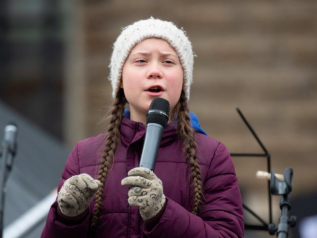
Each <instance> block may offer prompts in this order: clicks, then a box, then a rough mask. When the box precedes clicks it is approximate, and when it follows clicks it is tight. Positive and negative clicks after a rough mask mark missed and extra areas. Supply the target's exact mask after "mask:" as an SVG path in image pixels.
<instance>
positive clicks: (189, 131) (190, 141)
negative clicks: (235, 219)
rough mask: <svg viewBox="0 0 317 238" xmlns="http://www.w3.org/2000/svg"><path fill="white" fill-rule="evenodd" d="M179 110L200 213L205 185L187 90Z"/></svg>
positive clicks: (195, 211)
mask: <svg viewBox="0 0 317 238" xmlns="http://www.w3.org/2000/svg"><path fill="white" fill-rule="evenodd" d="M175 110H176V111H177V119H178V122H179V123H178V135H179V137H180V138H181V140H182V142H183V147H184V151H185V153H186V157H187V160H188V163H189V165H190V169H191V176H192V179H193V187H194V189H193V191H194V204H193V214H195V215H198V213H199V208H200V205H201V204H202V203H203V186H202V182H201V177H200V167H199V164H198V162H197V158H196V142H195V138H194V132H195V131H194V129H193V128H192V127H191V124H190V117H189V110H188V106H187V100H186V96H185V92H184V91H182V93H181V97H180V99H179V102H178V105H177V106H176V108H175Z"/></svg>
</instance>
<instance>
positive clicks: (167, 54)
mask: <svg viewBox="0 0 317 238" xmlns="http://www.w3.org/2000/svg"><path fill="white" fill-rule="evenodd" d="M160 54H161V55H163V56H174V57H178V56H177V55H175V54H173V53H163V52H160ZM134 55H144V56H149V55H151V53H149V52H137V53H134V54H131V55H130V56H134Z"/></svg>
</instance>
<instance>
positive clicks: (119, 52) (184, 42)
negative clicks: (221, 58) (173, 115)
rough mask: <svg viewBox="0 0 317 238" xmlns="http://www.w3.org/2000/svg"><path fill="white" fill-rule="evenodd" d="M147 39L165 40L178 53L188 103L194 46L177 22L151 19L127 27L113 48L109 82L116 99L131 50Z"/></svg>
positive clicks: (191, 80)
mask: <svg viewBox="0 0 317 238" xmlns="http://www.w3.org/2000/svg"><path fill="white" fill-rule="evenodd" d="M147 38H160V39H163V40H166V41H167V42H168V43H169V44H170V45H171V46H172V47H173V48H174V49H175V51H176V52H177V54H178V57H179V59H180V62H181V64H182V67H183V70H184V90H185V94H186V98H187V100H189V94H190V85H191V84H192V82H193V66H194V54H193V50H192V45H191V42H190V41H189V39H188V38H187V36H186V35H185V32H184V31H183V30H182V29H178V28H177V27H176V26H175V24H174V23H172V22H168V21H162V20H160V19H154V18H152V17H151V18H149V19H147V20H140V21H137V22H135V23H133V24H131V25H129V26H127V27H125V28H123V30H122V32H121V34H120V35H119V36H118V38H117V40H116V42H115V43H114V46H113V52H112V56H111V63H110V65H109V67H110V75H109V80H110V81H111V85H112V96H113V97H115V96H116V93H117V91H118V88H119V84H120V80H121V73H122V68H123V65H124V63H125V61H126V59H127V57H128V55H129V54H130V51H131V50H132V48H133V47H134V46H135V45H136V44H138V43H140V42H141V41H143V40H145V39H147Z"/></svg>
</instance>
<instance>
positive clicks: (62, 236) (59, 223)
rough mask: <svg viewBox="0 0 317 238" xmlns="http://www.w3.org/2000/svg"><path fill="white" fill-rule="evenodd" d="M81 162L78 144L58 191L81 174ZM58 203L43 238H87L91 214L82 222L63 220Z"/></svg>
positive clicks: (53, 207) (46, 225)
mask: <svg viewBox="0 0 317 238" xmlns="http://www.w3.org/2000/svg"><path fill="white" fill-rule="evenodd" d="M79 168H80V167H79V160H78V144H77V145H76V147H75V148H74V150H73V151H72V152H71V154H70V156H69V157H68V159H67V161H66V165H65V168H64V171H63V173H62V178H61V180H60V182H59V185H58V191H59V190H60V188H61V187H62V185H63V184H64V181H65V180H66V179H68V178H70V177H71V176H73V175H76V174H79ZM57 209H58V208H57V202H54V204H53V205H52V206H51V208H50V211H49V213H48V216H47V220H46V224H45V227H44V230H43V232H42V236H41V238H66V237H76V238H81V237H83V238H84V237H87V234H88V230H89V213H88V212H87V213H86V214H87V215H86V216H85V217H81V218H80V220H78V219H77V220H76V218H74V220H72V221H71V220H70V219H69V218H68V219H67V218H66V217H65V218H64V219H63V217H62V216H63V215H62V214H61V213H58V210H57Z"/></svg>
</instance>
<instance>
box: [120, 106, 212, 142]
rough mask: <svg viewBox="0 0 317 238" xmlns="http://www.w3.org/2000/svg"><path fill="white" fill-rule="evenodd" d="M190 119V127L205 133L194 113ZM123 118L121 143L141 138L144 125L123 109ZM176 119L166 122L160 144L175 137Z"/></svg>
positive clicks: (144, 129)
mask: <svg viewBox="0 0 317 238" xmlns="http://www.w3.org/2000/svg"><path fill="white" fill-rule="evenodd" d="M189 115H190V121H191V125H192V127H193V128H194V129H195V131H196V132H198V133H201V134H205V135H207V134H206V132H205V131H204V130H203V129H202V128H201V127H200V123H199V120H198V118H197V117H196V115H195V114H194V113H192V112H191V113H190V114H189ZM123 116H124V117H123V119H122V122H121V129H120V131H121V140H122V142H123V144H125V145H128V144H131V143H133V142H135V141H138V140H140V139H141V138H142V139H143V137H144V135H145V131H146V125H144V124H143V123H141V122H135V121H131V120H130V119H129V118H130V111H129V110H127V109H125V111H124V114H123ZM176 131H177V121H174V122H171V123H168V124H167V125H166V127H165V129H164V133H163V135H162V140H161V146H164V145H165V144H166V143H168V142H169V141H170V140H175V138H176V137H177V134H176Z"/></svg>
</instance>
